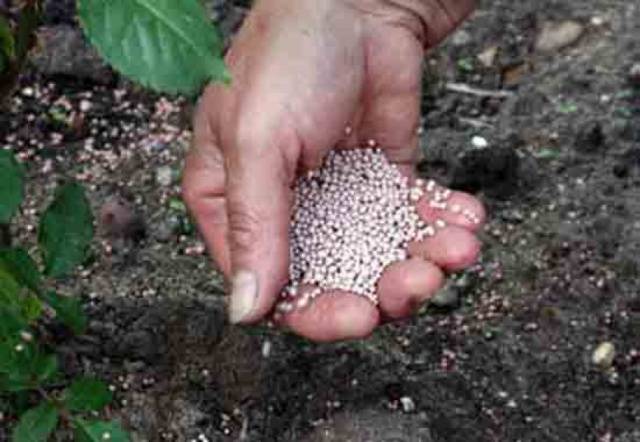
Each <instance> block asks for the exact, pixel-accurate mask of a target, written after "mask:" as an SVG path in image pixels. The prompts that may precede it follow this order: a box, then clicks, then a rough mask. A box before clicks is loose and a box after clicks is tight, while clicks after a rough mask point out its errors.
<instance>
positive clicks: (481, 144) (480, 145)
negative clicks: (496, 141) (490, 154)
mask: <svg viewBox="0 0 640 442" xmlns="http://www.w3.org/2000/svg"><path fill="white" fill-rule="evenodd" d="M471 144H472V145H473V147H475V148H476V149H484V148H485V147H489V142H488V141H487V139H486V138H484V137H481V136H479V135H476V136H475V137H473V138H471Z"/></svg>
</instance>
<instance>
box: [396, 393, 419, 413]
mask: <svg viewBox="0 0 640 442" xmlns="http://www.w3.org/2000/svg"><path fill="white" fill-rule="evenodd" d="M400 404H401V405H402V411H404V412H405V413H413V412H414V411H416V404H415V402H413V399H411V398H410V397H409V396H402V397H401V398H400Z"/></svg>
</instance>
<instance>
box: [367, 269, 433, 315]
mask: <svg viewBox="0 0 640 442" xmlns="http://www.w3.org/2000/svg"><path fill="white" fill-rule="evenodd" d="M443 283H444V275H443V273H442V270H440V268H439V267H438V266H436V265H434V264H432V263H430V262H428V261H424V260H422V259H419V258H412V259H408V260H406V261H400V262H396V263H393V264H391V265H390V266H389V267H388V268H387V269H386V270H385V271H384V273H383V274H382V277H381V278H380V281H379V282H378V297H379V299H380V310H381V311H382V312H383V313H384V314H385V315H386V316H388V317H390V318H393V319H399V318H404V317H407V316H410V315H411V314H413V312H414V311H415V310H416V309H418V308H419V307H420V306H421V305H422V304H423V303H424V302H425V301H427V300H428V299H429V298H431V297H432V296H433V295H435V294H436V292H437V291H438V290H439V289H440V288H441V287H442V285H443Z"/></svg>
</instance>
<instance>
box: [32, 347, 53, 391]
mask: <svg viewBox="0 0 640 442" xmlns="http://www.w3.org/2000/svg"><path fill="white" fill-rule="evenodd" d="M32 367H33V369H34V373H33V375H34V378H35V381H36V382H37V383H39V384H42V383H44V382H47V381H51V380H53V379H54V378H55V377H56V375H57V374H58V357H57V356H56V355H54V354H49V355H44V354H39V355H38V356H37V357H36V359H35V361H34V363H33V365H32Z"/></svg>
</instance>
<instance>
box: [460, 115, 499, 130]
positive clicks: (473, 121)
mask: <svg viewBox="0 0 640 442" xmlns="http://www.w3.org/2000/svg"><path fill="white" fill-rule="evenodd" d="M458 121H460V122H461V123H463V124H467V125H469V126H471V127H475V128H476V129H479V128H482V127H485V128H492V127H493V124H491V123H487V122H486V121H483V120H480V119H478V118H467V117H458Z"/></svg>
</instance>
